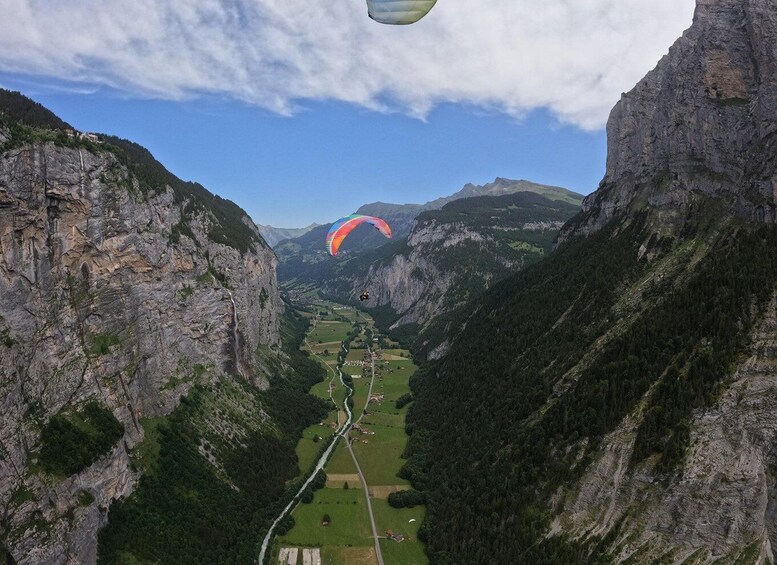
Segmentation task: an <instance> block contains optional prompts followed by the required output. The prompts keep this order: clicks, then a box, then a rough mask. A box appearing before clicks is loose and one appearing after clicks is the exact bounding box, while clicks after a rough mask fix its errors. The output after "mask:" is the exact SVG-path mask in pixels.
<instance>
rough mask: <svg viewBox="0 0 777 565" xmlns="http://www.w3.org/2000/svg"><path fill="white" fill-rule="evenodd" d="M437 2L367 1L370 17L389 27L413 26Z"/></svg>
mask: <svg viewBox="0 0 777 565" xmlns="http://www.w3.org/2000/svg"><path fill="white" fill-rule="evenodd" d="M436 3H437V0H367V9H368V11H369V14H370V17H371V18H372V19H373V20H375V21H376V22H379V23H382V24H391V25H407V24H414V23H416V22H417V21H418V20H420V19H421V18H423V17H424V16H425V15H426V14H428V13H429V11H430V10H431V9H432V8H434V5H435V4H436Z"/></svg>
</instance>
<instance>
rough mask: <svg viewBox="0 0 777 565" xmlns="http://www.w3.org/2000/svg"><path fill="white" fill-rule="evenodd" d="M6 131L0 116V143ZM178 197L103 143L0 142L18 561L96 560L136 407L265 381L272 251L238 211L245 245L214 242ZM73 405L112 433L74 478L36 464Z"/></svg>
mask: <svg viewBox="0 0 777 565" xmlns="http://www.w3.org/2000/svg"><path fill="white" fill-rule="evenodd" d="M11 135H12V134H11V131H10V130H9V129H7V128H3V127H2V126H1V125H0V147H2V145H3V144H4V143H6V142H7V141H8V140H9V139H10V138H11ZM190 204H191V202H190V200H188V199H186V198H185V197H181V196H180V195H176V194H174V191H173V190H172V189H171V188H170V187H169V186H168V187H164V186H159V187H155V189H154V190H147V189H144V188H143V187H142V186H141V183H140V182H139V180H138V179H137V178H136V177H135V176H134V175H133V174H132V173H130V171H129V170H128V169H127V168H126V167H125V166H123V165H122V164H121V163H120V161H119V160H118V159H117V157H116V156H115V154H114V153H113V152H111V151H108V150H102V149H100V148H94V147H92V148H91V149H89V148H86V147H83V146H78V145H77V144H70V145H67V144H65V145H64V146H63V145H60V144H55V143H52V142H46V141H40V142H30V143H22V144H13V147H12V148H10V149H9V148H6V150H4V151H3V152H0V377H1V379H0V403H1V404H0V421H2V426H0V507H2V508H3V509H4V510H3V513H2V520H1V521H0V535H2V537H3V539H4V540H5V541H4V542H3V545H5V546H6V547H7V549H8V551H9V552H10V555H11V556H12V557H13V559H14V560H15V561H16V562H17V563H30V564H32V563H36V564H38V563H93V562H94V561H95V559H96V548H97V542H96V540H97V532H98V530H99V528H100V527H101V526H103V525H104V524H105V523H106V521H107V509H108V508H109V506H110V505H111V502H112V501H113V500H115V499H117V498H119V497H122V496H125V495H127V494H128V493H129V492H131V491H132V489H133V487H134V485H135V483H136V481H137V479H138V474H137V473H136V472H135V471H133V470H132V467H131V465H130V460H129V457H128V450H129V449H130V448H132V447H133V446H134V445H136V444H137V443H138V442H140V441H141V440H142V438H143V428H142V426H141V424H140V420H141V418H150V417H157V416H164V415H167V414H169V413H170V412H171V411H172V410H173V409H174V408H175V407H176V406H177V405H178V403H179V402H180V399H181V397H182V396H184V395H186V394H187V392H188V391H189V390H190V388H191V387H192V386H193V385H194V384H196V383H207V382H210V381H211V380H212V379H214V378H216V377H217V376H220V375H224V374H233V375H239V376H240V377H242V378H245V379H248V380H250V381H251V382H252V383H253V384H255V385H256V386H258V387H266V386H267V379H266V378H265V376H264V375H263V374H262V371H261V367H257V366H256V361H255V352H256V350H257V348H258V347H259V346H260V345H265V346H276V345H277V344H278V343H279V339H280V337H279V323H280V322H279V317H280V313H281V312H282V303H281V301H280V297H279V294H278V289H277V281H276V274H275V264H276V260H275V256H274V254H273V253H272V251H271V250H270V249H269V248H268V247H267V246H266V244H264V242H263V241H262V239H261V237H260V236H259V235H258V231H257V230H256V227H255V226H254V225H253V223H252V222H251V221H250V219H248V218H247V217H244V218H243V222H244V226H245V227H247V228H248V229H249V230H251V232H252V233H255V234H256V235H255V237H254V238H253V243H252V245H251V246H250V248H249V249H248V250H247V251H245V252H241V251H240V250H238V249H236V248H235V247H233V246H230V245H227V244H224V243H216V242H214V241H213V240H212V238H211V237H210V234H211V233H212V231H213V229H214V226H215V227H218V225H219V222H220V220H218V219H217V217H216V216H215V215H214V214H213V213H211V212H210V211H209V210H208V209H207V207H206V208H202V207H199V208H194V210H195V211H194V212H192V211H191V210H192V207H191V206H189V205H190ZM222 227H223V226H222ZM240 377H237V378H240ZM88 400H96V401H97V402H99V403H100V404H101V405H104V406H106V407H108V408H109V409H110V411H111V412H112V414H113V415H114V416H115V417H116V418H117V419H118V420H119V421H120V422H121V423H122V424H123V426H124V430H125V434H124V437H123V438H122V439H121V441H119V442H118V443H117V444H116V445H115V446H114V448H113V449H112V450H111V451H110V453H108V454H106V455H104V456H102V457H101V458H99V459H98V460H97V461H96V462H94V463H93V464H92V465H91V466H89V467H87V468H86V469H84V470H82V471H81V472H79V473H77V474H75V475H73V476H70V477H66V478H62V477H54V476H51V475H49V474H46V473H44V472H43V471H42V470H41V469H40V467H39V466H37V465H36V461H37V458H38V454H39V450H40V435H41V429H42V428H43V427H44V426H45V424H46V423H47V422H48V421H49V420H50V418H51V417H52V416H54V415H56V414H67V413H69V412H70V411H73V410H75V409H76V408H78V407H79V406H81V405H83V403H85V402H86V401H88ZM84 492H85V493H86V494H84V495H82V496H81V497H79V495H80V494H81V493H84Z"/></svg>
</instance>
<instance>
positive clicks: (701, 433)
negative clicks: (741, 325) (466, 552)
mask: <svg viewBox="0 0 777 565" xmlns="http://www.w3.org/2000/svg"><path fill="white" fill-rule="evenodd" d="M776 370H777V299H775V300H772V302H771V304H770V305H769V307H768V309H767V312H766V315H765V318H764V320H763V321H762V323H761V326H760V327H759V328H758V329H757V330H756V331H755V332H754V333H753V338H752V345H751V347H750V352H749V355H748V356H747V357H746V358H744V359H743V360H742V361H741V363H740V364H739V366H738V367H736V369H735V371H734V372H733V374H732V376H731V377H730V379H729V382H728V383H727V385H728V387H727V390H726V392H725V394H724V395H723V397H722V398H721V400H720V401H719V403H718V405H717V406H716V407H715V408H713V409H710V410H707V411H704V412H700V413H698V414H696V416H695V417H694V419H693V422H692V434H691V443H690V445H691V448H690V449H689V452H688V455H687V458H686V461H685V464H684V465H683V469H682V471H681V473H680V475H679V476H677V477H674V478H672V479H669V480H667V477H663V476H658V475H656V474H655V473H653V472H652V471H651V467H652V463H653V462H651V461H648V462H647V463H646V464H642V465H640V466H637V467H636V468H635V469H633V470H631V469H629V460H630V458H631V453H632V450H633V447H634V441H635V439H636V434H637V428H638V425H639V422H640V419H641V411H642V410H641V409H638V410H637V412H636V413H635V414H634V415H632V416H630V417H628V418H627V419H626V420H625V421H624V422H623V423H622V424H621V426H620V427H619V429H617V430H616V431H614V432H612V433H611V434H609V435H608V436H606V437H605V439H604V442H603V446H602V449H601V453H600V455H599V457H598V458H597V459H596V460H595V462H594V463H593V464H592V465H591V466H590V467H589V468H588V470H587V472H586V474H585V476H584V477H583V478H582V480H581V481H580V483H579V484H578V486H577V487H575V489H573V490H572V493H573V494H571V495H570V496H568V497H567V501H566V504H565V508H564V512H563V513H562V514H561V515H560V516H558V517H557V518H556V521H555V523H554V526H553V533H561V532H564V533H567V534H571V535H573V536H579V535H589V534H591V533H593V534H598V535H605V534H606V533H607V532H609V531H610V530H612V529H613V528H615V527H616V526H618V524H619V523H620V528H621V529H620V533H619V535H618V536H616V539H615V541H614V542H613V543H612V546H611V550H612V553H613V555H614V556H616V557H617V559H618V560H625V559H627V558H628V557H629V556H631V555H632V554H633V555H635V556H639V558H638V559H636V562H638V563H652V562H654V561H655V560H658V559H659V558H660V557H662V556H664V555H667V554H669V553H671V554H672V560H671V562H673V563H682V562H683V561H684V560H685V559H688V558H689V557H690V556H692V555H694V556H695V558H696V561H694V560H693V559H692V560H691V561H690V562H697V563H707V562H713V561H715V560H716V559H721V558H729V559H731V558H738V557H740V556H742V555H743V554H747V553H749V554H750V558H751V560H750V561H748V562H753V561H752V559H755V558H756V557H757V558H758V562H766V560H767V559H768V560H771V561H772V562H773V561H774V548H773V545H774V544H773V540H775V537H774V536H775V535H777V484H775V473H777V379H775V372H776Z"/></svg>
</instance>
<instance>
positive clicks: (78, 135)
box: [65, 129, 104, 143]
mask: <svg viewBox="0 0 777 565" xmlns="http://www.w3.org/2000/svg"><path fill="white" fill-rule="evenodd" d="M65 135H67V136H68V137H70V138H72V139H83V140H86V141H91V142H92V143H102V142H103V141H104V140H103V137H102V136H101V135H99V134H96V133H92V132H89V131H78V130H74V129H66V130H65Z"/></svg>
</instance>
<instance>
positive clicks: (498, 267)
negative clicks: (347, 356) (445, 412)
mask: <svg viewBox="0 0 777 565" xmlns="http://www.w3.org/2000/svg"><path fill="white" fill-rule="evenodd" d="M579 203H580V201H579V200H578V203H577V205H575V204H569V203H567V202H564V201H559V200H549V199H547V198H545V197H543V196H540V195H539V194H535V193H533V192H517V193H513V194H507V195H504V196H480V197H471V198H464V199H459V200H452V201H451V202H450V203H449V204H446V205H445V206H444V207H443V208H442V209H441V210H435V211H429V212H423V213H422V214H420V215H419V216H418V217H417V218H416V220H415V222H414V223H413V228H412V230H411V232H410V235H409V236H408V237H407V239H406V240H404V241H401V242H397V243H396V244H393V245H386V246H384V247H381V248H380V249H378V250H375V251H374V252H372V253H363V254H361V255H359V256H358V257H356V258H354V259H350V260H349V259H346V260H344V261H342V262H338V264H337V267H336V268H335V269H334V270H333V271H332V272H331V273H330V274H329V275H328V276H327V278H326V279H324V280H322V281H320V282H319V287H320V288H321V289H322V291H323V292H324V293H325V294H327V295H331V296H334V297H336V298H338V299H339V300H343V301H350V300H354V297H356V296H358V294H359V293H360V292H361V291H362V290H363V289H368V290H369V291H370V294H371V299H370V302H369V307H370V308H373V309H375V308H378V309H380V310H381V314H382V321H383V322H384V323H385V322H389V323H391V324H393V326H394V327H399V326H403V325H408V324H417V325H418V326H424V325H425V324H427V323H428V322H429V321H431V320H432V319H434V318H436V317H438V316H440V315H441V314H443V313H445V312H449V311H451V310H452V309H454V308H455V307H456V306H458V305H461V304H463V303H465V302H466V301H468V300H471V299H473V298H474V297H476V296H478V295H479V294H481V293H482V292H483V291H484V290H485V289H487V288H488V287H490V286H492V285H493V284H494V283H495V282H497V281H499V280H501V279H503V278H505V277H507V276H508V275H510V274H512V273H515V272H517V271H518V270H520V269H522V268H523V267H525V266H526V265H530V264H532V263H534V262H536V261H538V260H539V259H540V258H542V257H543V256H544V255H545V254H546V253H548V252H550V251H551V249H552V248H553V241H554V239H555V237H556V234H557V232H558V230H559V228H561V226H562V225H563V224H564V223H565V222H566V220H568V219H569V218H571V217H572V216H573V215H574V214H575V213H577V212H578V211H579V209H580V208H579ZM406 331H407V330H406Z"/></svg>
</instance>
